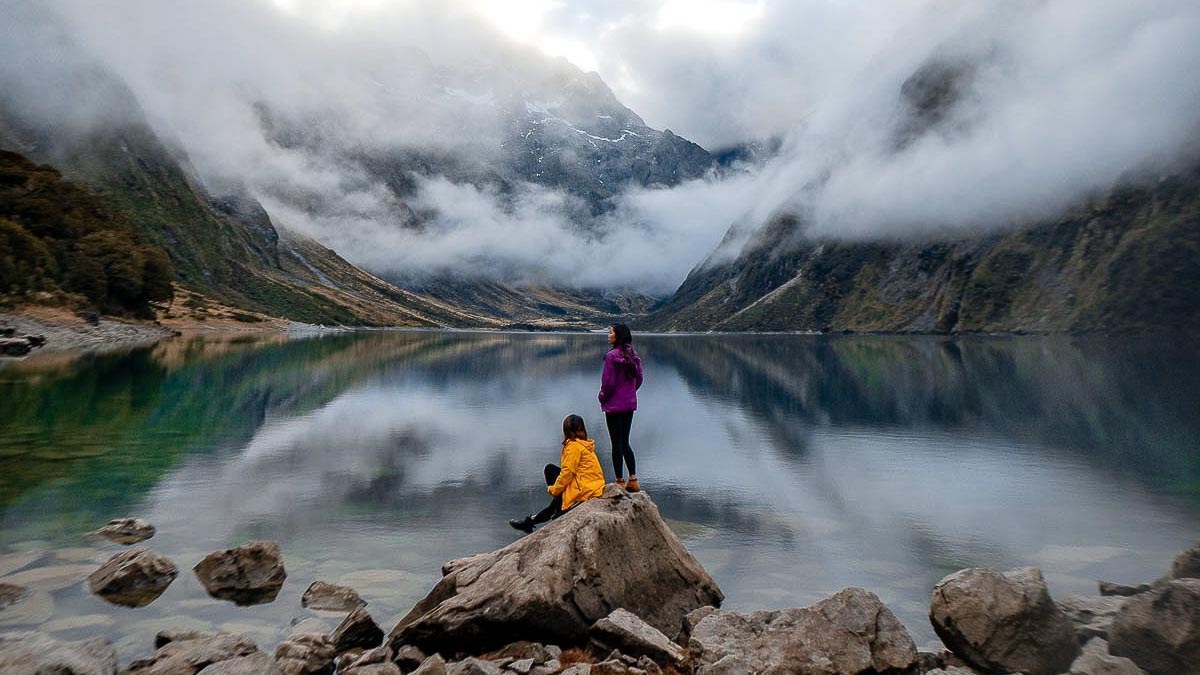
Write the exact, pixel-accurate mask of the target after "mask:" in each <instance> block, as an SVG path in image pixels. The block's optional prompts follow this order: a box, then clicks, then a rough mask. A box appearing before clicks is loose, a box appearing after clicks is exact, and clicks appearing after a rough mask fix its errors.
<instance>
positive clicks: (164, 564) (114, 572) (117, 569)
mask: <svg viewBox="0 0 1200 675" xmlns="http://www.w3.org/2000/svg"><path fill="white" fill-rule="evenodd" d="M177 576H179V568H178V567H175V563H173V562H171V561H170V560H168V559H167V558H165V557H163V556H161V555H159V554H157V553H155V552H154V551H151V550H149V549H145V548H133V549H129V550H128V551H122V552H120V553H118V554H116V555H114V556H113V557H111V558H109V559H108V562H106V563H104V564H103V565H101V566H100V569H98V570H96V571H95V572H92V574H91V576H89V577H88V587H89V588H90V589H91V591H92V593H95V594H96V595H99V596H100V597H102V598H104V599H105V600H107V601H109V602H111V603H113V604H115V605H123V606H125V607H144V606H146V605H148V604H150V603H152V602H154V601H155V600H157V599H158V596H160V595H162V594H163V591H165V590H167V587H168V586H170V585H171V582H172V581H175V577H177Z"/></svg>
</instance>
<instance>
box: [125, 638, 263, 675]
mask: <svg viewBox="0 0 1200 675" xmlns="http://www.w3.org/2000/svg"><path fill="white" fill-rule="evenodd" d="M256 652H258V646H257V645H255V644H254V642H252V641H251V640H249V639H247V638H245V637H243V636H241V635H237V634H234V633H217V634H216V635H206V636H203V637H197V638H194V639H176V640H171V641H170V642H167V643H166V644H164V645H163V646H161V647H159V648H158V650H156V651H155V652H154V654H153V655H152V656H150V657H148V658H144V659H137V660H135V661H134V662H132V663H130V664H129V666H128V667H126V668H125V670H122V671H121V675H195V673H199V672H200V671H202V670H204V669H205V668H207V667H209V666H211V665H213V664H214V663H220V662H222V661H228V660H230V659H236V658H239V657H243V656H249V655H251V654H254V653H256Z"/></svg>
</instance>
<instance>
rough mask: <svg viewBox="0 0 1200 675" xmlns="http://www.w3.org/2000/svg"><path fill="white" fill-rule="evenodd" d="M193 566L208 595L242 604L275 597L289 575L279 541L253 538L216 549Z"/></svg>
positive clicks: (263, 601)
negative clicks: (243, 542) (233, 546)
mask: <svg viewBox="0 0 1200 675" xmlns="http://www.w3.org/2000/svg"><path fill="white" fill-rule="evenodd" d="M193 569H194V570H195V572H196V578H197V579H199V580H200V583H202V584H204V588H205V589H206V590H207V591H208V593H209V595H211V596H213V597H214V598H219V599H221V600H232V601H233V602H235V603H237V604H239V605H257V604H262V603H265V602H271V601H273V600H274V599H275V596H276V595H277V594H278V593H279V588H280V587H281V586H283V581H284V579H287V572H286V571H285V570H284V568H283V557H282V556H281V555H280V553H279V544H278V543H277V542H274V541H252V542H250V543H248V544H246V545H245V546H239V547H238V548H231V549H227V550H224V551H215V552H213V553H210V554H208V555H207V556H206V557H205V558H204V559H203V560H201V561H200V562H199V563H196V566H195V567H194V568H193Z"/></svg>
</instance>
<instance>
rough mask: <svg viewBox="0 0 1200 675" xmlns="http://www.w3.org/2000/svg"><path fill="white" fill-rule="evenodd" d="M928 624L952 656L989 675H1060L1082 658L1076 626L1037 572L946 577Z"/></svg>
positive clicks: (936, 589)
mask: <svg viewBox="0 0 1200 675" xmlns="http://www.w3.org/2000/svg"><path fill="white" fill-rule="evenodd" d="M929 620H930V622H931V623H933V629H934V631H935V632H936V633H937V634H938V637H940V638H941V639H942V642H943V643H944V644H945V645H946V646H947V647H948V648H950V650H951V651H953V652H954V653H955V654H957V655H958V656H960V657H962V659H963V660H964V661H966V662H967V663H968V664H970V665H971V666H973V667H974V668H977V669H979V670H983V671H987V672H996V673H1008V672H1018V671H1019V672H1024V673H1029V675H1058V674H1059V673H1063V672H1065V671H1066V670H1067V668H1068V667H1070V665H1071V662H1072V661H1074V660H1075V656H1076V655H1077V654H1078V653H1079V644H1078V642H1077V641H1076V639H1075V629H1074V626H1073V625H1072V623H1071V620H1070V619H1069V618H1067V615H1066V614H1065V613H1064V612H1063V611H1062V609H1060V608H1059V607H1058V605H1056V604H1055V603H1054V601H1053V600H1051V599H1050V593H1049V591H1048V590H1047V589H1046V582H1045V580H1044V579H1043V578H1042V573H1041V571H1040V570H1038V569H1036V568H1033V567H1025V568H1021V569H1016V570H1011V571H1008V572H998V571H996V570H991V569H983V568H972V569H965V570H960V571H958V572H955V573H954V574H951V575H949V576H947V577H946V578H944V579H942V580H941V581H940V582H938V584H937V586H935V587H934V589H933V602H932V603H931V605H930V608H929Z"/></svg>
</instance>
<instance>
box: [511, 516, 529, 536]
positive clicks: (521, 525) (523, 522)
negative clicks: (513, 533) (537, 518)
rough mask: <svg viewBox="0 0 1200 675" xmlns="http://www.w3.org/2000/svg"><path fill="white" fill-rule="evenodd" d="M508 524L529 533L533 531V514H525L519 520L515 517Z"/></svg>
mask: <svg viewBox="0 0 1200 675" xmlns="http://www.w3.org/2000/svg"><path fill="white" fill-rule="evenodd" d="M508 524H509V525H510V526H512V529H514V530H520V531H522V532H524V533H525V534H529V533H530V532H533V516H525V517H524V518H521V519H520V520H517V519H516V518H514V519H512V520H510V521H508Z"/></svg>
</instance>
